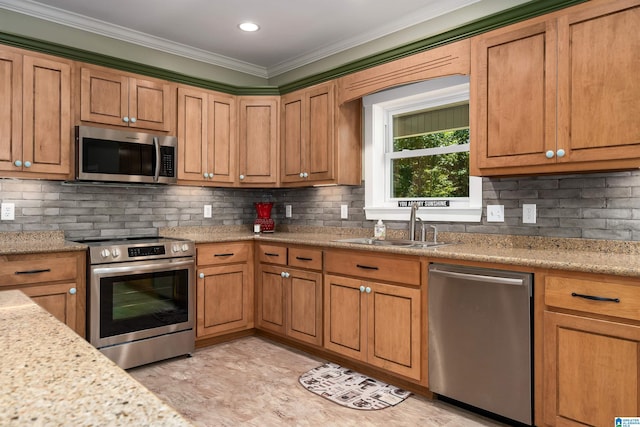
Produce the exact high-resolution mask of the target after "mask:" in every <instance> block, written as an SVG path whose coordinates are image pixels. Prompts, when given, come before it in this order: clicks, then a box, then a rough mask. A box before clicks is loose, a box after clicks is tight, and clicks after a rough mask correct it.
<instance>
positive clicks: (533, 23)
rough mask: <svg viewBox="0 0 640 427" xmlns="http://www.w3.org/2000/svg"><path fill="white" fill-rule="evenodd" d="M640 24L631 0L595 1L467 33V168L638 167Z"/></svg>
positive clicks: (503, 171) (485, 171)
mask: <svg viewBox="0 0 640 427" xmlns="http://www.w3.org/2000/svg"><path fill="white" fill-rule="evenodd" d="M639 23H640V3H639V2H638V1H637V0H635V1H628V0H627V1H597V2H588V3H585V4H583V5H579V6H576V7H572V8H568V9H566V10H563V11H561V12H558V13H556V14H552V15H548V16H545V17H541V18H535V19H532V20H528V21H525V22H523V23H519V24H515V25H512V26H509V27H505V28H502V29H499V30H496V31H492V32H489V33H486V34H483V35H480V36H478V37H475V38H473V39H472V45H471V46H472V50H471V52H472V64H471V75H472V80H471V83H472V89H471V104H472V111H473V112H472V116H475V117H474V118H475V120H473V121H474V122H475V125H474V129H475V139H474V143H473V144H472V161H471V167H472V168H473V170H472V173H474V174H476V175H487V176H489V175H509V174H523V173H556V172H574V171H593V170H606V169H621V168H630V167H638V165H640V123H638V120H637V117H638V114H640V106H638V103H637V102H636V100H637V99H638V97H639V96H640V82H637V79H634V78H633V77H632V76H633V75H634V72H635V71H634V70H636V69H637V68H638V66H639V65H640V62H639V60H638V56H637V55H636V54H635V52H637V51H638V50H639V49H640V35H639V34H638V32H637V31H636V30H635V29H636V28H637V26H638V24H639ZM620 34H625V37H620ZM523 100H526V102H523Z"/></svg>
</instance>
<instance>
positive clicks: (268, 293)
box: [257, 265, 286, 335]
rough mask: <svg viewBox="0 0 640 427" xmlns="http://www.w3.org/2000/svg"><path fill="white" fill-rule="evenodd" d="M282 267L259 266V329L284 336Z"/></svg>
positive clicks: (283, 280)
mask: <svg viewBox="0 0 640 427" xmlns="http://www.w3.org/2000/svg"><path fill="white" fill-rule="evenodd" d="M283 272H284V268H283V267H278V266H273V265H261V266H260V272H259V273H258V283H257V286H258V289H257V292H258V307H257V312H258V320H257V324H258V327H259V328H263V329H266V330H269V331H272V332H277V333H279V334H282V335H284V334H285V333H286V331H285V322H286V317H285V308H286V305H285V279H284V277H283V276H282V273H283Z"/></svg>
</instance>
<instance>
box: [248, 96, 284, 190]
mask: <svg viewBox="0 0 640 427" xmlns="http://www.w3.org/2000/svg"><path fill="white" fill-rule="evenodd" d="M279 103H280V98H279V97H277V96H240V97H239V98H238V105H239V113H238V114H239V117H238V120H239V128H238V144H239V146H238V153H239V161H238V169H239V170H238V183H239V185H240V186H242V187H245V186H246V187H251V186H253V187H274V186H276V185H277V184H278V147H279V144H278V138H279V130H278V123H279V114H278V110H279V107H278V106H279Z"/></svg>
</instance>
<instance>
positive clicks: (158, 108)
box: [129, 78, 175, 131]
mask: <svg viewBox="0 0 640 427" xmlns="http://www.w3.org/2000/svg"><path fill="white" fill-rule="evenodd" d="M174 96H175V94H174ZM171 102H172V100H171V89H170V85H169V83H166V82H159V81H151V80H144V79H139V78H130V79H129V126H130V127H132V128H140V129H151V130H161V131H168V130H169V129H170V124H171V111H172V109H171V105H170V103H171ZM173 102H175V98H174V100H173ZM173 111H174V114H175V109H174V110H173Z"/></svg>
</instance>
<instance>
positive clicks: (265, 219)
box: [253, 202, 276, 233]
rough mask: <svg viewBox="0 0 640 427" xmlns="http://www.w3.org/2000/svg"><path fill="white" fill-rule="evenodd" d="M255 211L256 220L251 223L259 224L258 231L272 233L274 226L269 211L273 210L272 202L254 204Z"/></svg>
mask: <svg viewBox="0 0 640 427" xmlns="http://www.w3.org/2000/svg"><path fill="white" fill-rule="evenodd" d="M254 205H255V207H256V211H257V212H258V218H256V220H255V221H254V222H253V223H254V224H260V231H263V232H265V233H273V231H274V230H275V227H276V224H275V222H273V219H271V209H273V203H272V202H256V203H254Z"/></svg>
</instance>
